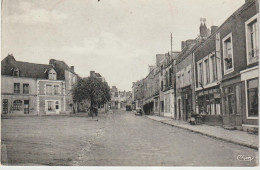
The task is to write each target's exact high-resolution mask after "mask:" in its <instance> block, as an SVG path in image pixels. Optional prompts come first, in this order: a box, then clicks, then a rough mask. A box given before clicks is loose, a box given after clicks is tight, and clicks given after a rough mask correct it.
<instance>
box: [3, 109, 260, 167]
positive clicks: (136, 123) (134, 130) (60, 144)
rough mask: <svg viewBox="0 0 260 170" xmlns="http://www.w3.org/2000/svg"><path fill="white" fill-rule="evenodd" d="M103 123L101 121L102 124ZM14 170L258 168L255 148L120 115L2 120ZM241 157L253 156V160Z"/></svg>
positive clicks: (113, 113)
mask: <svg viewBox="0 0 260 170" xmlns="http://www.w3.org/2000/svg"><path fill="white" fill-rule="evenodd" d="M97 120H98V121H97ZM2 140H3V142H4V145H5V146H6V151H7V158H8V164H10V165H84V166H96V165H98V166H110V165H113V166H255V165H256V164H258V163H257V162H258V158H256V155H258V152H257V151H256V150H254V149H250V148H247V147H243V146H240V145H236V144H232V143H228V142H225V141H221V140H218V139H214V138H210V137H207V136H203V135H200V134H197V133H193V132H190V131H187V130H184V129H180V128H176V127H172V126H169V125H166V124H162V123H160V122H157V121H153V120H151V119H149V118H147V117H145V116H135V115H134V113H133V112H126V111H122V110H116V111H113V112H110V113H107V114H105V115H104V114H103V115H102V114H100V115H99V116H98V118H94V120H92V119H91V118H89V117H63V116H57V117H55V116H46V117H23V118H12V119H2ZM238 155H244V156H254V159H253V160H252V161H240V160H237V156H238Z"/></svg>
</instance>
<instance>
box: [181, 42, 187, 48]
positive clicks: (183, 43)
mask: <svg viewBox="0 0 260 170" xmlns="http://www.w3.org/2000/svg"><path fill="white" fill-rule="evenodd" d="M185 47H186V42H185V41H181V49H184V48H185Z"/></svg>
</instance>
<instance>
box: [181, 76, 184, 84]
mask: <svg viewBox="0 0 260 170" xmlns="http://www.w3.org/2000/svg"><path fill="white" fill-rule="evenodd" d="M181 86H182V87H183V86H184V74H182V75H181Z"/></svg>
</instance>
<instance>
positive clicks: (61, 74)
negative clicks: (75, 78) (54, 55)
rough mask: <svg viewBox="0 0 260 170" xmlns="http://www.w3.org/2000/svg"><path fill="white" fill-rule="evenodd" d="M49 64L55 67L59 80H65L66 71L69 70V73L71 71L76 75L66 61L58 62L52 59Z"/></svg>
mask: <svg viewBox="0 0 260 170" xmlns="http://www.w3.org/2000/svg"><path fill="white" fill-rule="evenodd" d="M49 64H51V65H53V66H54V68H55V70H56V71H57V79H61V80H64V79H65V72H64V70H67V71H69V72H71V73H73V74H76V73H75V72H74V71H73V70H72V69H71V68H70V67H69V66H68V65H67V64H66V63H65V62H64V61H61V60H56V59H50V63H49ZM76 75H77V74H76Z"/></svg>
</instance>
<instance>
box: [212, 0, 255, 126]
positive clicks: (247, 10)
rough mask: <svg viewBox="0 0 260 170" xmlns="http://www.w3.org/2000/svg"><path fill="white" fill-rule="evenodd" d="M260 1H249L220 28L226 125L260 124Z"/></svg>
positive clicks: (223, 109)
mask: <svg viewBox="0 0 260 170" xmlns="http://www.w3.org/2000/svg"><path fill="white" fill-rule="evenodd" d="M258 14H259V3H258V1H256V0H248V1H246V3H245V4H244V5H243V6H241V7H240V8H239V9H238V10H237V11H235V12H234V13H233V14H232V15H231V16H230V17H229V18H228V19H227V20H226V21H225V22H224V23H223V24H222V25H221V26H220V27H219V29H218V30H217V32H216V36H215V37H216V39H219V41H218V44H217V45H216V46H220V48H219V50H218V49H216V51H219V53H220V54H221V61H222V68H223V70H222V71H223V76H222V82H221V87H222V103H223V105H222V106H223V107H222V113H223V125H225V126H235V127H241V126H243V127H245V128H246V127H258V58H259V44H258V37H259V33H258V25H259V22H258Z"/></svg>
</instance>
